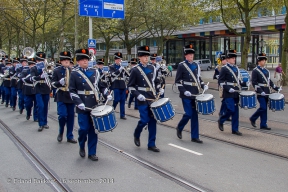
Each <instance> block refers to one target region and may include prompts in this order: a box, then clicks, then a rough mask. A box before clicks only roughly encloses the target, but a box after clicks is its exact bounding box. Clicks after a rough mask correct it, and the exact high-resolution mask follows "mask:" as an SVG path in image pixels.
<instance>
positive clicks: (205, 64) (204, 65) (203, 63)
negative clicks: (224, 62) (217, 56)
mask: <svg viewBox="0 0 288 192" xmlns="http://www.w3.org/2000/svg"><path fill="white" fill-rule="evenodd" d="M194 62H196V63H198V64H199V66H200V69H201V70H207V71H210V69H212V66H211V61H210V59H200V60H194Z"/></svg>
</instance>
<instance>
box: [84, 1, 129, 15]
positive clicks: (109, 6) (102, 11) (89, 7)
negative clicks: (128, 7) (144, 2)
mask: <svg viewBox="0 0 288 192" xmlns="http://www.w3.org/2000/svg"><path fill="white" fill-rule="evenodd" d="M79 15H80V16H86V17H102V18H111V19H112V18H113V19H124V17H125V12H124V0H79Z"/></svg>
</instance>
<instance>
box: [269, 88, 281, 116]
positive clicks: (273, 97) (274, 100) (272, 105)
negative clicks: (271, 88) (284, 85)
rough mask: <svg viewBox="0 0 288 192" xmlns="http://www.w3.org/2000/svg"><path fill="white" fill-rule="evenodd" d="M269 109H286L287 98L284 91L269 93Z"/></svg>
mask: <svg viewBox="0 0 288 192" xmlns="http://www.w3.org/2000/svg"><path fill="white" fill-rule="evenodd" d="M268 105H269V109H270V110H272V111H273V112H275V111H284V108H285V98H284V95H283V94H282V93H272V94H270V95H269V102H268Z"/></svg>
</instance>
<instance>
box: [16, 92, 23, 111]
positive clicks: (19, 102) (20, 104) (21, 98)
mask: <svg viewBox="0 0 288 192" xmlns="http://www.w3.org/2000/svg"><path fill="white" fill-rule="evenodd" d="M17 92H18V107H19V109H20V110H21V109H24V95H23V93H22V89H17Z"/></svg>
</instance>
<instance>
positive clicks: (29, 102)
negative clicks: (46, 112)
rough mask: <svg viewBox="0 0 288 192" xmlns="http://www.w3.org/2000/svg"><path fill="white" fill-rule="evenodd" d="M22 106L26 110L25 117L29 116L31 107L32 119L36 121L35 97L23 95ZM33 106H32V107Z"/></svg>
mask: <svg viewBox="0 0 288 192" xmlns="http://www.w3.org/2000/svg"><path fill="white" fill-rule="evenodd" d="M24 103H25V104H24V106H25V109H26V112H27V114H26V116H28V117H30V116H31V110H32V107H33V119H34V121H36V120H38V113H37V102H36V97H35V95H24ZM33 105H34V106H33Z"/></svg>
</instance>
